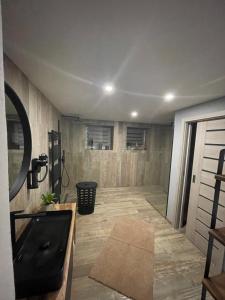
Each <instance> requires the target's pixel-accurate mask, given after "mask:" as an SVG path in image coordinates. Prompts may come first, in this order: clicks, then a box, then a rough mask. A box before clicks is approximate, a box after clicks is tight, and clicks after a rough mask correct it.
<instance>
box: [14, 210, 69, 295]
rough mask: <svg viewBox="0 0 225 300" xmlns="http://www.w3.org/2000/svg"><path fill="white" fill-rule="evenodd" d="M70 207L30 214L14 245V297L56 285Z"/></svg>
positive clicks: (64, 245) (57, 284)
mask: <svg viewBox="0 0 225 300" xmlns="http://www.w3.org/2000/svg"><path fill="white" fill-rule="evenodd" d="M71 218H72V211H70V210H63V211H48V212H46V213H45V214H44V216H42V217H40V218H39V217H35V218H32V219H31V221H30V222H29V224H28V225H27V227H26V229H25V230H24V232H23V234H22V235H21V237H20V238H19V240H18V241H17V242H16V245H15V248H14V276H15V286H16V297H17V298H24V297H29V296H33V295H40V294H45V293H48V292H50V291H55V290H57V289H59V288H60V287H61V285H62V281H63V268H64V259H65V254H66V249H67V241H68V236H69V230H70V223H71Z"/></svg>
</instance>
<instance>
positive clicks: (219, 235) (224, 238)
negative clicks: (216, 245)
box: [209, 227, 225, 246]
mask: <svg viewBox="0 0 225 300" xmlns="http://www.w3.org/2000/svg"><path fill="white" fill-rule="evenodd" d="M209 234H210V235H211V236H213V237H214V238H215V239H216V240H217V241H219V242H220V243H221V244H222V245H224V246H225V227H222V228H217V229H210V230H209Z"/></svg>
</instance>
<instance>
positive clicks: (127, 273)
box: [89, 218, 154, 300]
mask: <svg viewBox="0 0 225 300" xmlns="http://www.w3.org/2000/svg"><path fill="white" fill-rule="evenodd" d="M153 262H154V230H153V226H152V225H151V224H149V223H146V222H144V221H139V220H136V219H130V218H123V219H121V220H120V221H118V222H117V223H116V225H115V226H114V228H113V230H112V232H111V235H110V237H109V239H108V240H107V242H106V244H105V246H104V249H103V251H102V252H101V254H100V255H99V257H98V258H97V261H96V264H95V265H94V267H93V268H92V270H91V272H90V275H89V277H90V278H92V279H95V280H96V281H98V282H101V283H103V284H104V285H106V286H108V287H110V288H112V289H114V290H116V291H118V292H120V293H121V294H123V295H125V296H127V297H129V298H131V299H135V300H152V299H153Z"/></svg>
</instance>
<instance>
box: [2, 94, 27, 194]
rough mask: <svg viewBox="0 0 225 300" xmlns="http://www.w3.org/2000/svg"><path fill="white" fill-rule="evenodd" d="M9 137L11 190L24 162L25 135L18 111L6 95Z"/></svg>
mask: <svg viewBox="0 0 225 300" xmlns="http://www.w3.org/2000/svg"><path fill="white" fill-rule="evenodd" d="M5 108H6V122H7V138H8V169H9V190H10V189H11V188H12V185H13V183H14V182H15V180H16V178H17V176H18V175H19V173H20V169H21V166H22V162H23V155H24V135H23V127H22V123H21V121H20V117H19V115H18V112H17V110H16V108H15V106H14V104H13V103H12V102H11V100H10V99H9V97H8V96H7V95H5Z"/></svg>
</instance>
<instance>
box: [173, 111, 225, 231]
mask: <svg viewBox="0 0 225 300" xmlns="http://www.w3.org/2000/svg"><path fill="white" fill-rule="evenodd" d="M223 118H225V110H222V111H217V112H213V113H207V114H202V115H196V116H194V117H187V118H183V119H182V121H181V122H182V123H181V126H182V151H181V156H180V167H179V170H178V173H179V174H180V176H179V182H178V188H177V193H176V206H175V222H174V227H175V228H177V229H179V228H180V227H179V226H180V218H181V213H182V194H183V190H184V185H185V176H184V174H185V172H186V169H185V167H186V156H187V151H188V131H189V130H188V127H189V124H190V123H191V122H201V121H209V120H214V119H223Z"/></svg>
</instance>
